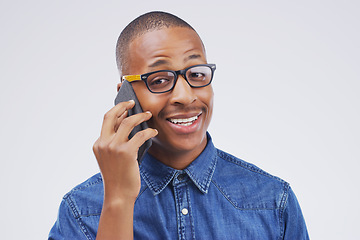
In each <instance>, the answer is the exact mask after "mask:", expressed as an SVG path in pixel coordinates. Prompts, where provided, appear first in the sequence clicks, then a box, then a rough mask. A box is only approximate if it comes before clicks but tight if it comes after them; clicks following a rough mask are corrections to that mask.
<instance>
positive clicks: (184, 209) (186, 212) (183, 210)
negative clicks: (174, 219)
mask: <svg viewBox="0 0 360 240" xmlns="http://www.w3.org/2000/svg"><path fill="white" fill-rule="evenodd" d="M181 213H182V214H183V215H187V214H188V213H189V210H187V209H186V208H183V209H182V210H181Z"/></svg>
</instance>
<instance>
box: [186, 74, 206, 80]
mask: <svg viewBox="0 0 360 240" xmlns="http://www.w3.org/2000/svg"><path fill="white" fill-rule="evenodd" d="M188 77H189V79H191V80H193V81H203V80H205V79H206V74H204V73H202V72H192V73H190V74H189V76H188Z"/></svg>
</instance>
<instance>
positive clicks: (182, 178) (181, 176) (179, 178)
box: [177, 173, 185, 181]
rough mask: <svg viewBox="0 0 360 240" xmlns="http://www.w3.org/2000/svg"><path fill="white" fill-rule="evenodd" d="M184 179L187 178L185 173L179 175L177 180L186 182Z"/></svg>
mask: <svg viewBox="0 0 360 240" xmlns="http://www.w3.org/2000/svg"><path fill="white" fill-rule="evenodd" d="M184 178H185V174H184V173H183V174H179V175H178V176H177V180H178V181H182V180H184Z"/></svg>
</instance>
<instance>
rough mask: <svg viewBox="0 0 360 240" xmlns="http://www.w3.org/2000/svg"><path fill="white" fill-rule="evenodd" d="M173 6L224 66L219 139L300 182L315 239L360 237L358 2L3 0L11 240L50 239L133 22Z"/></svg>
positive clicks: (5, 207)
mask: <svg viewBox="0 0 360 240" xmlns="http://www.w3.org/2000/svg"><path fill="white" fill-rule="evenodd" d="M150 10H165V11H169V12H172V13H174V14H176V15H178V16H180V17H181V18H183V19H185V20H186V21H188V22H189V23H190V24H191V25H192V26H193V27H194V28H195V29H197V30H198V33H199V34H200V36H201V37H202V39H203V41H204V43H205V45H206V47H207V52H208V61H209V62H210V63H216V64H217V71H216V75H215V80H214V84H213V85H214V90H215V102H216V104H215V110H214V116H213V120H212V124H211V126H210V129H209V131H210V133H211V134H212V137H213V139H214V142H215V145H216V146H217V147H219V148H221V149H223V150H225V151H228V152H230V153H232V154H234V155H236V156H238V157H240V158H242V159H244V160H246V161H249V162H252V163H254V164H256V165H258V166H259V167H261V168H263V169H264V170H266V171H268V172H270V173H272V174H274V175H276V176H279V177H281V178H283V179H285V180H286V181H288V182H290V183H291V185H292V187H293V189H294V191H295V193H296V195H297V197H298V200H299V202H300V204H301V207H302V210H303V214H304V216H305V219H306V222H307V226H308V230H309V233H310V237H311V238H312V239H326V240H329V239H359V238H360V234H359V231H358V228H359V225H360V222H359V218H358V215H359V214H360V211H359V205H360V204H359V202H360V191H359V183H360V177H359V173H358V172H359V169H358V168H359V163H358V162H359V160H360V153H359V145H360V140H359V136H360V127H359V122H360V114H359V109H360V108H359V103H360V97H359V90H360V84H359V80H360V70H359V66H360V44H359V43H360V31H359V30H360V17H359V15H360V14H359V12H360V11H359V10H360V3H359V1H355V0H354V1H346V0H345V1H340V0H339V1H332V0H328V1H325V0H324V1H321V0H312V1H308V0H305V1H304V0H303V1H265V0H264V1H228V0H222V1H194V0H191V1H189V0H186V1H177V2H175V1H160V0H157V1H156V0H155V1H144V2H137V1H94V0H86V1H85V0H72V1H69V0H62V1H45V0H42V1H41V0H36V1H25V0H20V1H17V0H12V1H10V0H9V1H4V0H1V1H0V31H1V32H0V34H1V37H0V80H1V85H0V100H1V102H0V110H1V120H0V121H1V124H0V141H1V142H0V148H1V168H0V169H1V170H0V171H1V174H0V183H1V197H0V207H1V211H0V213H1V216H0V219H1V220H0V221H1V224H0V229H1V235H2V236H1V237H0V238H1V239H46V238H47V234H48V232H49V230H50V228H51V227H52V225H53V223H54V221H55V220H56V215H57V209H58V206H59V203H60V201H61V198H62V196H63V195H64V194H65V193H66V192H68V191H69V190H70V189H71V188H72V187H74V186H75V185H77V184H78V183H80V182H82V181H84V180H85V179H87V178H88V177H90V176H92V175H93V174H95V173H96V172H97V171H98V166H97V163H96V160H95V158H94V156H93V153H92V144H93V143H94V141H95V140H96V139H97V137H98V135H99V132H100V127H101V123H102V118H103V114H104V113H105V112H106V111H107V110H108V109H110V108H111V107H112V106H113V99H114V97H115V94H116V84H117V82H118V81H119V77H118V73H117V69H116V65H115V54H114V50H115V43H116V40H117V37H118V35H119V33H120V31H121V30H122V29H123V28H124V27H125V26H126V24H127V23H129V22H130V21H131V20H132V19H134V18H135V17H137V16H138V15H140V14H142V13H145V12H147V11H150Z"/></svg>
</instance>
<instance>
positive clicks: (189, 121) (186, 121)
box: [167, 113, 201, 127]
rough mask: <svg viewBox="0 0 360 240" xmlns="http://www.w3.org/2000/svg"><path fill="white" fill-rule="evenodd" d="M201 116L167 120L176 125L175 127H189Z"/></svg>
mask: <svg viewBox="0 0 360 240" xmlns="http://www.w3.org/2000/svg"><path fill="white" fill-rule="evenodd" d="M200 115H201V113H199V114H198V115H196V116H194V117H190V118H168V119H167V120H168V121H169V122H171V123H173V124H177V125H181V126H185V127H186V126H190V125H191V124H193V123H194V122H195V121H196V120H197V119H198V118H199V116H200Z"/></svg>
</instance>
